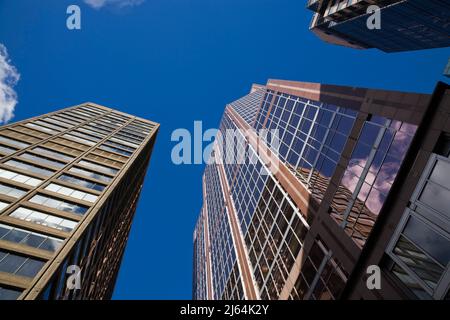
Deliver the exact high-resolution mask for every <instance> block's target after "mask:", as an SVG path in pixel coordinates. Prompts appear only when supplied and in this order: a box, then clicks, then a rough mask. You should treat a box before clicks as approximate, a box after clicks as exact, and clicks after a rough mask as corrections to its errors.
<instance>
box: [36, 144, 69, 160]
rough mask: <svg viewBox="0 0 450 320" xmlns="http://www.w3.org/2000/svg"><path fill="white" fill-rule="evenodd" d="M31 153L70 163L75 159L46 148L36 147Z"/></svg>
mask: <svg viewBox="0 0 450 320" xmlns="http://www.w3.org/2000/svg"><path fill="white" fill-rule="evenodd" d="M33 151H35V152H38V153H40V154H43V155H46V156H52V157H56V158H59V159H61V160H65V161H71V160H73V159H75V157H71V156H68V155H66V154H64V153H61V152H58V151H53V150H50V149H47V148H42V147H36V148H34V149H33Z"/></svg>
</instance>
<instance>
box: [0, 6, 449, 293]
mask: <svg viewBox="0 0 450 320" xmlns="http://www.w3.org/2000/svg"><path fill="white" fill-rule="evenodd" d="M90 1H91V2H92V3H94V4H95V3H96V4H97V5H101V3H102V2H103V1H102V0H90ZM108 1H112V2H121V1H123V0H108ZM128 1H130V0H128ZM139 2H142V3H140V4H139V5H136V6H120V5H118V4H117V3H116V4H112V5H105V6H103V7H101V8H97V9H94V8H92V7H91V6H88V5H87V4H86V3H84V2H83V1H75V0H71V1H66V0H40V1H36V0H0V43H1V44H3V45H4V46H5V47H6V48H7V50H8V53H9V59H10V62H11V64H13V65H14V66H15V67H16V69H17V70H18V72H19V73H20V80H19V81H18V83H17V85H16V86H15V88H14V89H15V91H16V93H17V97H18V104H17V105H16V108H15V112H14V113H15V117H14V118H13V119H12V121H17V120H21V119H25V118H28V117H31V116H35V115H39V114H42V113H46V112H49V111H53V110H56V109H59V108H62V107H67V106H71V105H75V104H79V103H82V102H85V101H93V102H96V103H99V104H102V105H106V106H109V107H113V108H117V109H119V110H122V111H124V112H127V113H131V114H135V115H138V116H140V117H144V118H148V119H151V120H154V121H157V122H160V123H161V131H160V133H159V136H158V141H157V143H156V146H155V149H154V153H153V158H152V162H151V165H150V169H149V173H148V175H147V179H146V182H145V187H144V190H143V196H142V198H141V201H140V204H139V208H138V211H137V213H136V217H135V220H134V223H133V227H132V232H131V235H130V238H129V242H128V246H127V250H126V253H125V257H124V260H123V264H122V268H121V271H120V275H119V278H118V282H117V287H116V290H115V293H114V298H117V299H189V298H191V287H192V231H193V227H194V224H195V221H196V218H197V215H198V213H199V210H200V207H201V204H202V194H201V175H202V171H203V166H202V165H190V166H175V165H173V164H172V162H171V159H170V152H171V149H172V147H173V146H174V143H172V142H171V141H170V134H171V133H172V131H173V130H174V129H176V128H187V129H189V130H193V125H194V120H202V121H203V127H204V128H205V129H206V128H212V127H217V126H218V122H219V120H220V117H221V115H222V112H223V109H224V105H225V104H226V103H228V102H231V101H232V100H235V99H237V98H239V97H241V96H243V95H245V94H246V93H247V92H248V90H249V88H250V86H251V84H252V83H253V82H258V83H265V82H266V81H267V79H268V78H279V79H288V80H299V81H311V82H322V83H329V84H342V85H351V86H361V87H371V88H383V89H395V90H403V91H417V92H424V93H428V92H431V91H432V90H433V88H434V86H435V84H436V82H437V81H438V80H445V78H444V77H442V72H443V70H444V67H445V65H446V63H447V60H448V58H449V56H450V50H449V49H448V48H446V49H434V50H425V51H420V52H407V53H396V54H385V53H383V52H380V51H378V50H366V51H358V50H353V49H348V48H343V47H337V46H333V45H328V44H326V43H324V42H322V41H320V40H319V39H318V38H316V37H315V36H314V35H313V34H312V33H310V32H309V30H308V25H309V22H310V19H311V12H309V11H308V10H306V9H305V3H306V1H299V0H214V1H212V0H146V1H139ZM70 4H78V5H79V6H80V8H81V14H82V18H81V19H82V20H81V25H82V29H81V30H78V31H69V30H68V29H67V28H66V19H67V14H66V9H67V7H68V6H69V5H70Z"/></svg>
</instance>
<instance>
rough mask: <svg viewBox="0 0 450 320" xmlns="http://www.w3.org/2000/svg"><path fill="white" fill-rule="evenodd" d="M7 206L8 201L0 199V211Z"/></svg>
mask: <svg viewBox="0 0 450 320" xmlns="http://www.w3.org/2000/svg"><path fill="white" fill-rule="evenodd" d="M7 206H9V203H6V202H3V201H0V212H2V211H3V209H5V208H6V207H7Z"/></svg>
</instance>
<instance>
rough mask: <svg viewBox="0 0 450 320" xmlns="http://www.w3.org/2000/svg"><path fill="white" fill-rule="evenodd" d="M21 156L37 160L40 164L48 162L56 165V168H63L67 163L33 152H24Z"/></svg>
mask: <svg viewBox="0 0 450 320" xmlns="http://www.w3.org/2000/svg"><path fill="white" fill-rule="evenodd" d="M18 157H19V158H23V159H28V160H32V161H36V162H38V163H40V164H46V165H49V166H52V167H56V168H62V167H64V166H65V165H66V164H65V163H64V162H60V161H56V160H50V159H49V158H45V157H41V156H38V155H34V154H31V153H28V152H27V153H23V154H21V155H19V156H18Z"/></svg>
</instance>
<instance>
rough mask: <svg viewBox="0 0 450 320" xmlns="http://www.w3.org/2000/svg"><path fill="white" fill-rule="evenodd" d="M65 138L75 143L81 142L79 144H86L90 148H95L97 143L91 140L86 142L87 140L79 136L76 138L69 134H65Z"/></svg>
mask: <svg viewBox="0 0 450 320" xmlns="http://www.w3.org/2000/svg"><path fill="white" fill-rule="evenodd" d="M63 137H64V138H68V139H70V140H73V141H76V142H79V143H81V144H86V145H88V146H93V145H95V142H93V141H90V140H86V139H82V138H79V137H77V136H75V135H73V134H68V133H66V134H63Z"/></svg>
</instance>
